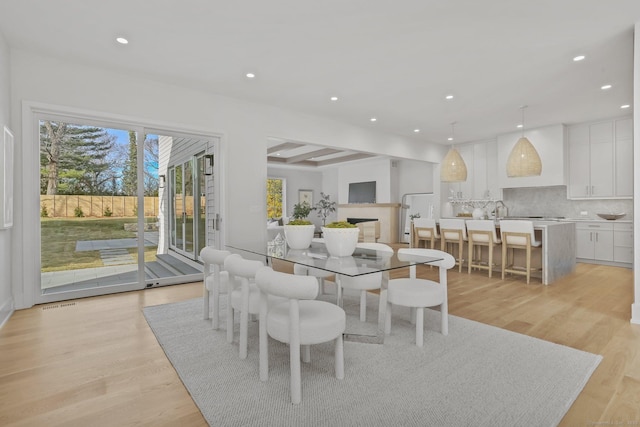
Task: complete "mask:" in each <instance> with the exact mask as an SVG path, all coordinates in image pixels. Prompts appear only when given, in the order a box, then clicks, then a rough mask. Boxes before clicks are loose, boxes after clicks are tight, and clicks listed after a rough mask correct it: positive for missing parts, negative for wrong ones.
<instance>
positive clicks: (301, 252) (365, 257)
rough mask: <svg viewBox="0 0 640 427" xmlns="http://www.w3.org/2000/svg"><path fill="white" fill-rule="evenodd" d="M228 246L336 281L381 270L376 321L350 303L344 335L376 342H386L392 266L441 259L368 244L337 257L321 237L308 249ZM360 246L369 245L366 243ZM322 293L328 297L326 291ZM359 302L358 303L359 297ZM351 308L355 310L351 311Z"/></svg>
mask: <svg viewBox="0 0 640 427" xmlns="http://www.w3.org/2000/svg"><path fill="white" fill-rule="evenodd" d="M225 246H226V248H227V250H230V251H231V252H236V253H238V252H240V253H241V255H242V252H245V253H251V254H254V255H259V256H261V257H265V259H266V263H267V265H270V266H273V260H280V261H285V262H289V263H292V264H299V265H303V266H306V267H311V268H316V269H319V270H323V271H326V272H328V273H333V274H335V275H336V276H335V277H336V279H335V280H336V281H339V280H340V276H350V277H357V276H364V275H367V274H373V273H382V274H381V276H382V277H381V284H380V292H379V303H378V321H377V324H372V323H371V322H360V321H359V318H358V316H357V313H358V311H359V310H358V309H357V308H356V309H355V311H354V310H348V309H349V308H350V307H347V308H346V310H345V311H347V330H346V332H345V339H346V340H349V341H357V342H366V343H376V344H382V343H383V342H384V322H385V311H386V308H387V286H388V284H389V272H390V271H392V270H399V269H408V268H409V267H410V266H412V265H415V264H429V263H432V262H436V261H440V260H441V259H442V258H437V257H426V258H425V257H421V258H420V259H417V258H415V257H410V256H409V257H406V256H403V257H402V258H403V259H399V258H398V254H397V252H396V251H394V252H393V254H391V253H388V252H384V251H377V250H374V249H368V248H366V247H357V248H356V250H355V252H354V253H353V255H351V256H345V257H334V256H331V255H329V253H328V252H327V249H326V246H325V245H324V243H323V241H322V239H314V241H313V243H311V246H310V247H309V248H307V249H290V248H289V247H288V246H287V244H286V242H284V241H282V242H273V241H272V242H267V243H265V242H264V241H247V242H233V243H228V244H226V245H225ZM359 246H366V244H363V245H359ZM407 276H408V272H407ZM322 297H324V298H325V299H326V298H327V296H326V295H325V296H322ZM336 302H337V301H336ZM356 302H357V303H359V298H358V299H357V301H356ZM338 303H340V302H338ZM351 311H354V313H351ZM351 314H354V315H355V318H352V317H354V316H350V315H351Z"/></svg>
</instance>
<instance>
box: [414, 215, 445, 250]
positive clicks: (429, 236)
mask: <svg viewBox="0 0 640 427" xmlns="http://www.w3.org/2000/svg"><path fill="white" fill-rule="evenodd" d="M439 239H440V233H438V227H437V226H436V220H435V219H429V218H414V219H413V242H412V243H413V247H414V248H419V247H420V242H422V241H423V242H425V248H426V247H427V242H428V243H429V247H428V249H436V240H439Z"/></svg>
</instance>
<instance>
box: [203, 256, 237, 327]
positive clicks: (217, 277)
mask: <svg viewBox="0 0 640 427" xmlns="http://www.w3.org/2000/svg"><path fill="white" fill-rule="evenodd" d="M229 255H231V252H229V251H222V250H219V249H216V248H214V247H212V246H205V247H204V248H202V250H201V251H200V258H202V262H203V280H202V284H203V292H204V293H203V297H204V313H203V314H204V319H205V320H206V319H209V316H210V314H211V325H212V327H213V329H218V327H219V323H220V319H219V318H220V293H226V292H227V291H228V289H227V287H228V282H229V272H227V271H223V269H224V260H225V259H227V257H228V256H229ZM209 296H211V299H213V308H211V307H210V303H209Z"/></svg>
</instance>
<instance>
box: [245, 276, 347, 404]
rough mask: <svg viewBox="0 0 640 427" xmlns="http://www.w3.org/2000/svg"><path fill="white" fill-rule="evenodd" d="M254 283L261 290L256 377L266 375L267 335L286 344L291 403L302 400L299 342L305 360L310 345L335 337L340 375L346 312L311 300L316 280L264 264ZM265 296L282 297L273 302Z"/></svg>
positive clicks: (265, 377)
mask: <svg viewBox="0 0 640 427" xmlns="http://www.w3.org/2000/svg"><path fill="white" fill-rule="evenodd" d="M256 283H257V285H258V287H259V289H260V292H261V299H260V326H259V330H260V380H261V381H267V380H268V379H269V337H272V338H273V339H276V340H278V341H280V342H283V343H287V344H289V363H290V369H291V384H290V387H291V403H294V404H298V403H300V402H301V401H302V379H301V366H300V357H301V348H300V347H301V346H302V360H303V361H304V362H305V363H309V362H310V361H311V353H310V346H311V345H313V344H319V343H323V342H327V341H332V340H335V375H336V378H338V379H343V378H344V349H343V337H342V334H343V333H344V331H345V327H346V315H345V313H344V310H343V309H342V308H340V307H338V306H337V305H334V304H331V303H329V302H325V301H317V300H315V298H316V296H317V294H318V280H317V279H316V278H315V277H313V276H297V275H294V274H287V273H280V272H275V271H273V270H272V269H271V268H270V267H264V268H261V269H260V270H259V271H258V272H257V274H256ZM269 296H272V297H282V298H286V301H282V302H277V303H274V302H273V301H268V297H269Z"/></svg>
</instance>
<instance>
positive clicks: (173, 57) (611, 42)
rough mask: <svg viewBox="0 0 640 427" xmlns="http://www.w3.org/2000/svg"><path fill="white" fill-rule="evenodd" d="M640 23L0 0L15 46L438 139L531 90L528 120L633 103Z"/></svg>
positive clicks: (513, 12)
mask: <svg viewBox="0 0 640 427" xmlns="http://www.w3.org/2000/svg"><path fill="white" fill-rule="evenodd" d="M637 21H640V1H639V0H609V1H603V0H552V1H551V0H484V1H478V0H449V1H446V0H397V1H394V2H391V1H389V0H323V1H308V0H269V1H258V0H245V1H242V0H240V1H228V0H226V1H221V0H181V1H170V0H162V1H161V0H155V1H150V0H109V1H104V0H0V31H2V33H3V34H4V36H5V38H6V40H7V42H8V43H9V45H10V46H11V47H13V48H17V49H25V50H30V51H35V52H41V53H44V54H47V55H51V56H54V57H59V58H62V59H65V60H69V61H74V62H80V63H85V64H93V65H97V66H100V67H105V68H108V69H112V70H115V71H119V72H123V73H127V74H133V75H142V76H145V77H147V78H151V79H156V80H159V81H165V82H170V83H173V84H176V85H182V86H188V87H192V88H197V89H200V90H205V91H211V92H214V93H219V94H224V95H228V96H233V97H237V98H242V99H246V100H252V101H255V102H260V103H265V104H271V105H277V106H281V107H284V108H289V109H294V110H298V111H302V112H306V113H310V114H316V115H321V116H327V117H331V118H333V119H336V120H340V121H344V122H348V123H352V124H355V125H358V126H365V127H373V128H375V129H379V130H381V131H384V132H389V133H393V134H399V135H404V136H406V137H409V138H415V139H416V140H417V141H428V142H436V143H441V144H447V143H448V142H447V137H448V136H450V134H451V123H452V122H454V121H455V122H457V124H456V126H455V137H456V138H455V141H454V142H456V143H461V142H468V141H477V140H484V139H490V138H494V137H495V136H496V135H498V134H501V133H508V132H513V131H516V130H517V129H516V125H517V124H518V123H519V122H520V114H521V113H520V110H519V107H520V106H521V105H524V104H526V105H528V108H527V109H526V117H525V118H526V123H525V125H526V127H528V128H530V127H539V126H544V125H549V124H557V123H567V124H569V123H577V122H582V121H588V120H594V119H600V118H608V117H614V116H619V115H623V114H629V113H631V109H628V110H621V109H620V106H621V105H622V104H633V99H632V96H633V90H632V73H633V71H632V65H633V51H632V49H633V25H634V23H635V22H637ZM121 35H122V36H124V37H127V38H128V39H129V40H130V43H129V45H126V46H123V45H119V44H117V43H116V42H115V38H116V36H121ZM578 54H583V55H586V59H585V60H584V61H581V62H574V61H573V60H572V58H573V57H574V56H576V55H578ZM43 72H46V70H43ZM247 72H254V73H256V78H254V79H252V80H249V79H247V78H246V77H245V74H246V73H247ZM604 84H611V85H613V87H612V88H611V89H610V90H608V91H603V90H601V89H600V87H601V86H602V85H604ZM447 94H453V95H454V96H455V98H454V99H453V100H451V101H447V100H445V95H447ZM331 96H338V97H339V100H338V101H336V102H332V101H330V100H329V98H330V97H331ZM374 116H375V117H376V118H377V119H378V120H377V122H375V123H372V122H370V121H369V119H370V118H371V117H374ZM415 128H419V129H420V130H421V131H420V133H414V129H415ZM311 142H312V141H311Z"/></svg>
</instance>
